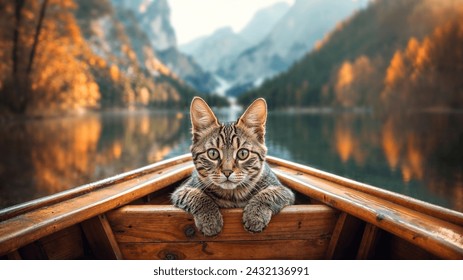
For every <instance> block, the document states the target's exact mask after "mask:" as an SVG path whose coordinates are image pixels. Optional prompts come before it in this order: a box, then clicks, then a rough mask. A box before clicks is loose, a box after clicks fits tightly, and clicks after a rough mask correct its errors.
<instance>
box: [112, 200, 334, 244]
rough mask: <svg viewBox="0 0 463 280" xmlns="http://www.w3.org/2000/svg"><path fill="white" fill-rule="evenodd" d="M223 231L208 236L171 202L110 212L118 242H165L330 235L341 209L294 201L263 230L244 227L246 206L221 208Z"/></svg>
mask: <svg viewBox="0 0 463 280" xmlns="http://www.w3.org/2000/svg"><path fill="white" fill-rule="evenodd" d="M221 213H222V215H223V219H224V227H223V230H222V232H221V233H220V234H219V235H218V236H215V237H205V236H204V235H203V234H202V233H200V232H199V231H198V230H197V229H196V227H195V225H194V221H193V216H191V215H190V214H188V213H186V212H185V211H183V210H180V209H178V208H176V207H174V206H171V205H127V206H124V207H122V208H119V209H117V210H113V211H110V212H108V214H107V217H108V220H109V223H110V225H111V227H112V229H113V232H114V234H115V237H116V240H117V241H118V242H120V243H121V242H126V243H127V242H163V241H199V240H214V241H224V240H274V239H313V240H319V239H327V240H328V239H329V238H330V237H331V234H332V232H333V228H334V225H335V223H336V219H337V215H336V214H337V211H336V210H333V209H332V208H330V207H328V206H326V205H292V206H288V207H285V208H283V209H282V211H281V212H280V213H279V214H277V215H275V216H274V217H273V218H272V220H271V222H270V224H269V226H268V227H267V228H266V229H265V230H264V231H263V232H261V233H258V234H253V233H249V232H247V231H246V230H244V228H243V223H242V216H243V210H242V209H221Z"/></svg>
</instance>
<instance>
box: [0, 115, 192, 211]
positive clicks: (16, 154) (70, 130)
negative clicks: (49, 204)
mask: <svg viewBox="0 0 463 280" xmlns="http://www.w3.org/2000/svg"><path fill="white" fill-rule="evenodd" d="M188 140H189V135H188V123H187V121H186V120H185V118H184V117H183V114H180V113H178V114H150V113H147V112H145V113H107V114H103V115H88V116H84V117H73V118H62V119H51V120H36V121H28V122H15V123H9V124H2V125H0V150H1V151H0V152H1V154H2V156H1V158H0V182H2V183H1V185H0V208H3V207H6V206H10V205H13V204H16V203H20V202H24V201H27V200H30V199H33V198H37V197H41V196H45V195H48V194H52V193H56V192H59V191H62V190H65V189H69V188H72V187H75V186H79V185H82V184H85V183H89V182H91V181H95V180H99V179H102V178H105V177H108V176H112V175H115V174H118V173H121V172H124V171H128V170H131V169H135V168H138V167H141V166H144V165H146V164H149V163H153V162H157V161H159V160H162V159H163V158H165V157H166V156H167V155H168V154H169V152H170V151H171V149H172V148H173V147H175V146H177V145H178V144H179V142H180V141H188Z"/></svg>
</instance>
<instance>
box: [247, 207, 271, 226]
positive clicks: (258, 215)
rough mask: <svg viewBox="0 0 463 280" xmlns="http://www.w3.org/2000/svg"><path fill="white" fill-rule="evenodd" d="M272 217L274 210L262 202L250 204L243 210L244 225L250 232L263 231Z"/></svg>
mask: <svg viewBox="0 0 463 280" xmlns="http://www.w3.org/2000/svg"><path fill="white" fill-rule="evenodd" d="M271 219H272V210H270V208H268V207H267V206H265V205H262V204H248V205H246V207H244V210H243V225H244V228H245V229H246V230H247V231H249V232H253V233H256V232H261V231H263V230H264V229H265V228H266V227H267V225H268V223H269V222H270V220H271Z"/></svg>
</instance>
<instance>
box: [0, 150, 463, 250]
mask: <svg viewBox="0 0 463 280" xmlns="http://www.w3.org/2000/svg"><path fill="white" fill-rule="evenodd" d="M267 160H268V162H269V164H270V165H272V164H273V165H277V166H279V167H283V168H287V169H290V170H291V171H294V172H302V173H305V174H307V175H310V176H314V177H317V178H319V179H322V180H325V181H328V182H331V183H334V184H337V185H340V186H343V187H346V188H349V189H352V190H355V191H359V192H363V193H365V194H368V195H371V196H375V197H378V198H379V199H382V200H384V201H388V202H390V203H393V204H396V205H400V206H402V207H405V208H408V209H410V210H414V211H416V212H421V213H423V214H425V215H428V216H431V217H434V218H436V219H439V220H442V221H446V222H449V223H452V224H455V225H457V226H462V221H463V218H462V217H463V214H461V213H459V212H456V211H453V210H450V209H446V208H443V207H440V206H435V205H432V204H429V203H426V202H422V201H420V200H417V199H413V198H410V197H407V196H405V195H400V194H397V193H393V192H390V191H385V190H382V189H379V188H376V187H373V186H370V185H367V184H363V183H359V182H356V181H354V180H351V179H347V178H343V177H340V176H337V175H333V174H330V173H327V172H324V171H320V170H317V169H314V168H310V167H307V166H304V165H300V164H297V163H293V162H289V161H286V160H282V159H279V158H275V157H271V156H268V157H267ZM190 161H191V155H190V154H186V155H182V156H179V157H176V158H172V159H170V160H165V161H161V162H158V163H156V164H153V165H149V166H146V167H143V168H140V169H136V170H133V171H130V172H126V173H123V174H120V175H116V176H113V177H110V178H107V179H104V180H100V181H97V182H95V183H91V184H88V185H83V186H82V187H79V188H78V190H76V191H74V192H72V191H70V192H66V191H64V192H62V193H58V194H56V195H55V196H51V197H45V198H43V199H39V200H36V201H35V203H32V202H34V201H32V202H29V203H24V204H20V205H18V206H17V208H15V207H11V208H9V209H12V210H15V211H13V212H11V211H12V210H10V211H5V210H3V211H0V213H2V214H4V213H7V214H8V213H15V214H16V215H13V216H12V217H13V218H10V219H11V220H15V219H21V217H26V216H27V215H28V213H30V212H33V211H34V210H35V211H40V209H42V208H43V207H47V206H49V207H55V206H56V207H57V206H58V205H59V204H60V203H62V202H65V201H67V199H79V197H80V196H82V195H85V194H89V193H90V192H93V191H97V192H98V191H100V190H101V191H103V190H105V188H106V187H108V186H113V185H115V184H116V183H118V184H120V183H124V182H126V184H129V183H130V182H131V181H130V180H134V185H133V186H132V187H131V188H128V189H127V190H125V191H123V192H119V193H117V194H114V195H112V196H111V197H109V198H104V199H100V201H98V202H97V203H94V204H92V205H89V207H91V208H92V209H90V210H91V211H90V210H89V209H87V208H89V207H87V208H86V207H81V208H80V209H68V212H69V215H68V216H66V217H64V216H63V217H55V216H52V215H51V214H52V213H50V215H48V216H47V217H44V220H46V221H48V222H46V223H44V224H40V225H37V226H36V227H35V228H34V227H31V226H30V227H28V228H22V229H21V228H18V229H13V230H12V231H11V233H10V235H8V236H0V239H1V240H0V251H1V252H2V253H0V256H1V255H3V253H5V252H7V253H8V252H11V251H12V250H15V249H18V248H20V247H21V246H24V245H27V244H29V243H30V242H32V241H35V240H37V239H39V238H41V237H44V236H46V235H47V234H50V233H53V232H56V231H58V230H60V229H63V228H64V227H65V226H70V225H73V224H78V223H80V222H82V221H83V220H85V219H87V218H89V215H90V212H92V215H93V216H95V215H99V214H103V213H106V212H107V211H109V210H111V209H115V208H117V207H120V206H123V205H125V204H128V203H130V202H131V201H133V200H135V199H138V198H140V197H142V196H141V193H143V195H147V194H149V193H147V189H146V190H143V191H140V190H141V189H140V188H142V186H140V184H141V185H145V183H146V182H143V181H142V182H137V181H136V180H135V179H137V178H138V177H140V176H143V175H149V174H150V173H153V172H156V171H157V172H159V171H160V170H163V169H168V168H169V167H170V168H172V170H171V171H169V172H170V173H169V172H167V173H163V174H162V175H160V177H163V178H164V179H167V178H174V177H175V176H176V174H179V173H180V172H183V173H185V172H186V171H185V170H187V169H185V168H183V169H185V170H183V171H181V170H180V169H182V168H180V169H179V170H175V166H176V165H180V166H182V165H185V164H187V163H188V164H191V166H190V167H189V168H191V169H192V168H193V165H192V163H190ZM191 169H189V170H191ZM189 172H190V171H189ZM161 173H162V172H161ZM161 173H159V174H161ZM276 173H277V176H278V175H279V174H278V172H276ZM166 175H168V176H167V177H166ZM185 176H186V173H185ZM178 180H180V179H178ZM178 180H177V181H178ZM170 181H172V180H170ZM177 181H176V182H177ZM172 183H174V182H173V181H172V182H171V183H170V184H172ZM130 184H131V183H130ZM301 185H302V186H304V184H301ZM166 186H167V185H164V186H162V187H159V188H152V189H156V190H158V189H162V188H164V187H166ZM143 188H144V187H143ZM132 189H139V193H138V194H137V195H136V196H133V197H131V198H130V199H129V198H127V197H126V198H124V201H123V203H116V200H118V199H120V198H121V197H123V196H128V195H129V193H128V191H129V190H132ZM89 195H90V194H89ZM70 196H72V197H71V198H69V197H70ZM82 198H83V199H84V198H85V197H82ZM315 199H317V198H315ZM325 204H327V203H325ZM98 205H99V206H101V205H105V206H104V207H102V208H101V207H99V208H101V209H98V210H97V209H96V208H97V206H98ZM328 205H329V203H328ZM334 208H337V209H339V208H338V207H336V206H334ZM31 209H32V210H31ZM47 209H48V207H47ZM6 210H8V209H6ZM339 210H341V209H339ZM341 211H344V212H346V211H345V209H344V210H341ZM18 213H19V214H18ZM95 213H96V214H95ZM22 215H23V216H22ZM71 216H72V218H73V219H72V224H71V219H70V217H71ZM0 217H2V216H1V215H0ZM26 218H27V217H26ZM60 219H61V220H60ZM57 221H58V222H60V224H59V225H58V227H55V226H54V225H53V224H54V223H55V222H57ZM4 223H8V221H4V222H2V221H0V224H4ZM52 227H53V229H51V228H52ZM15 232H16V233H15ZM31 232H33V235H34V236H33V237H29V236H27V235H28V234H29V233H31ZM389 232H390V231H389ZM398 236H399V237H400V238H403V239H405V240H407V238H404V237H403V236H402V237H401V235H400V234H399V235H398ZM11 240H13V242H11ZM7 243H14V244H7ZM5 248H7V249H5ZM5 250H6V251H5ZM457 251H458V250H457ZM433 253H434V254H435V253H436V252H433ZM437 253H438V252H437ZM438 255H439V253H438Z"/></svg>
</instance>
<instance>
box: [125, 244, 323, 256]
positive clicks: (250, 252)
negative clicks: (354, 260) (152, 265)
mask: <svg viewBox="0 0 463 280" xmlns="http://www.w3.org/2000/svg"><path fill="white" fill-rule="evenodd" d="M327 246H328V240H326V239H324V240H258V241H241V242H238V241H230V242H214V241H210V242H209V241H208V242H205V241H195V242H168V243H164V242H163V243H122V244H121V251H122V254H123V256H124V258H125V259H136V260H151V259H190V260H213V259H226V260H249V259H285V260H293V259H299V260H300V259H322V258H323V257H324V255H325V251H326V248H327Z"/></svg>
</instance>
